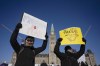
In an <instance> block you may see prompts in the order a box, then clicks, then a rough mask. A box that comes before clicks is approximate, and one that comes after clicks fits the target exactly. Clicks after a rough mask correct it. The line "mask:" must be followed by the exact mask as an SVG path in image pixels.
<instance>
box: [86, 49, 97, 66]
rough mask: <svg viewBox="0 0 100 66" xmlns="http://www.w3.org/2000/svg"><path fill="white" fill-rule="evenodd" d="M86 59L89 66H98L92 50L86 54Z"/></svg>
mask: <svg viewBox="0 0 100 66" xmlns="http://www.w3.org/2000/svg"><path fill="white" fill-rule="evenodd" d="M85 59H86V63H87V64H88V66H96V60H95V56H94V53H93V52H92V51H91V50H90V49H88V50H87V52H86V53H85Z"/></svg>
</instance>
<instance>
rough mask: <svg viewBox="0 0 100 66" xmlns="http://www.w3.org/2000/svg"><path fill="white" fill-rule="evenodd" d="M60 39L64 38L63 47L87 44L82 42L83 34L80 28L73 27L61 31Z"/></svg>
mask: <svg viewBox="0 0 100 66" xmlns="http://www.w3.org/2000/svg"><path fill="white" fill-rule="evenodd" d="M59 34H60V38H62V39H63V40H62V42H61V45H70V44H85V43H84V42H83V41H82V32H81V29H80V28H79V27H71V28H67V29H64V30H61V31H59Z"/></svg>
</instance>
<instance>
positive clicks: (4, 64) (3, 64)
mask: <svg viewBox="0 0 100 66" xmlns="http://www.w3.org/2000/svg"><path fill="white" fill-rule="evenodd" d="M0 66H8V64H6V63H2V64H1V65H0Z"/></svg>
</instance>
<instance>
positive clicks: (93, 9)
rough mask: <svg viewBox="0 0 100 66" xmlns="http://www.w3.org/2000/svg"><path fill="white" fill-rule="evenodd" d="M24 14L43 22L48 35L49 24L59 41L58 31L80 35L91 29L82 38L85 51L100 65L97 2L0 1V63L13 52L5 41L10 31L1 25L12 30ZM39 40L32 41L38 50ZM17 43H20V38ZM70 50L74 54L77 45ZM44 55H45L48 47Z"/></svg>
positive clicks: (75, 0) (93, 0)
mask: <svg viewBox="0 0 100 66" xmlns="http://www.w3.org/2000/svg"><path fill="white" fill-rule="evenodd" d="M24 12H26V13H28V14H30V15H33V16H35V17H37V18H39V19H42V20H44V21H46V22H47V23H48V28H47V32H48V35H49V34H50V29H51V25H52V24H53V25H54V30H55V34H56V39H57V38H59V31H60V30H62V29H65V28H69V27H80V28H81V30H82V34H83V36H84V34H85V33H86V31H87V30H88V28H89V26H91V29H90V30H89V32H88V34H87V36H86V37H85V39H86V40H87V43H86V50H87V49H91V50H92V52H93V53H94V55H95V58H96V63H97V64H100V53H99V50H100V43H99V41H100V40H99V39H100V38H99V37H100V30H99V25H100V22H99V21H100V1H99V0H0V63H2V62H3V61H7V62H8V63H9V62H10V61H11V56H12V52H13V49H12V47H11V45H10V42H9V40H10V37H11V32H9V31H8V30H6V29H5V28H4V27H2V26H1V24H4V25H6V26H7V27H8V28H10V29H11V30H12V31H13V30H14V29H15V26H16V24H17V23H19V22H21V19H22V16H23V13H24ZM19 35H20V36H21V37H22V38H25V37H26V36H25V35H22V34H19ZM42 41H43V40H41V39H37V38H36V40H35V47H40V46H41V45H42ZM18 42H19V43H20V44H21V40H20V39H18ZM48 45H49V42H48ZM64 47H65V46H61V47H60V51H61V52H64ZM71 47H72V48H74V49H76V50H77V51H78V50H79V48H80V45H71ZM45 53H48V46H47V48H46V50H45Z"/></svg>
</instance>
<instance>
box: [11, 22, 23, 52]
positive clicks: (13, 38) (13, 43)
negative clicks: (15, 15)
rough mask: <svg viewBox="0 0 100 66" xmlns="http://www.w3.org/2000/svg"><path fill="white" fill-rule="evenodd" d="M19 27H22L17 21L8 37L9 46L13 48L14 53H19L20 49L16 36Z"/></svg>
mask: <svg viewBox="0 0 100 66" xmlns="http://www.w3.org/2000/svg"><path fill="white" fill-rule="evenodd" d="M21 27H22V24H21V23H18V24H17V26H16V28H15V30H14V31H13V33H12V35H11V38H10V43H11V46H12V48H13V49H14V51H15V52H16V53H19V51H20V45H19V43H18V42H17V36H18V32H19V29H20V28H21Z"/></svg>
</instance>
